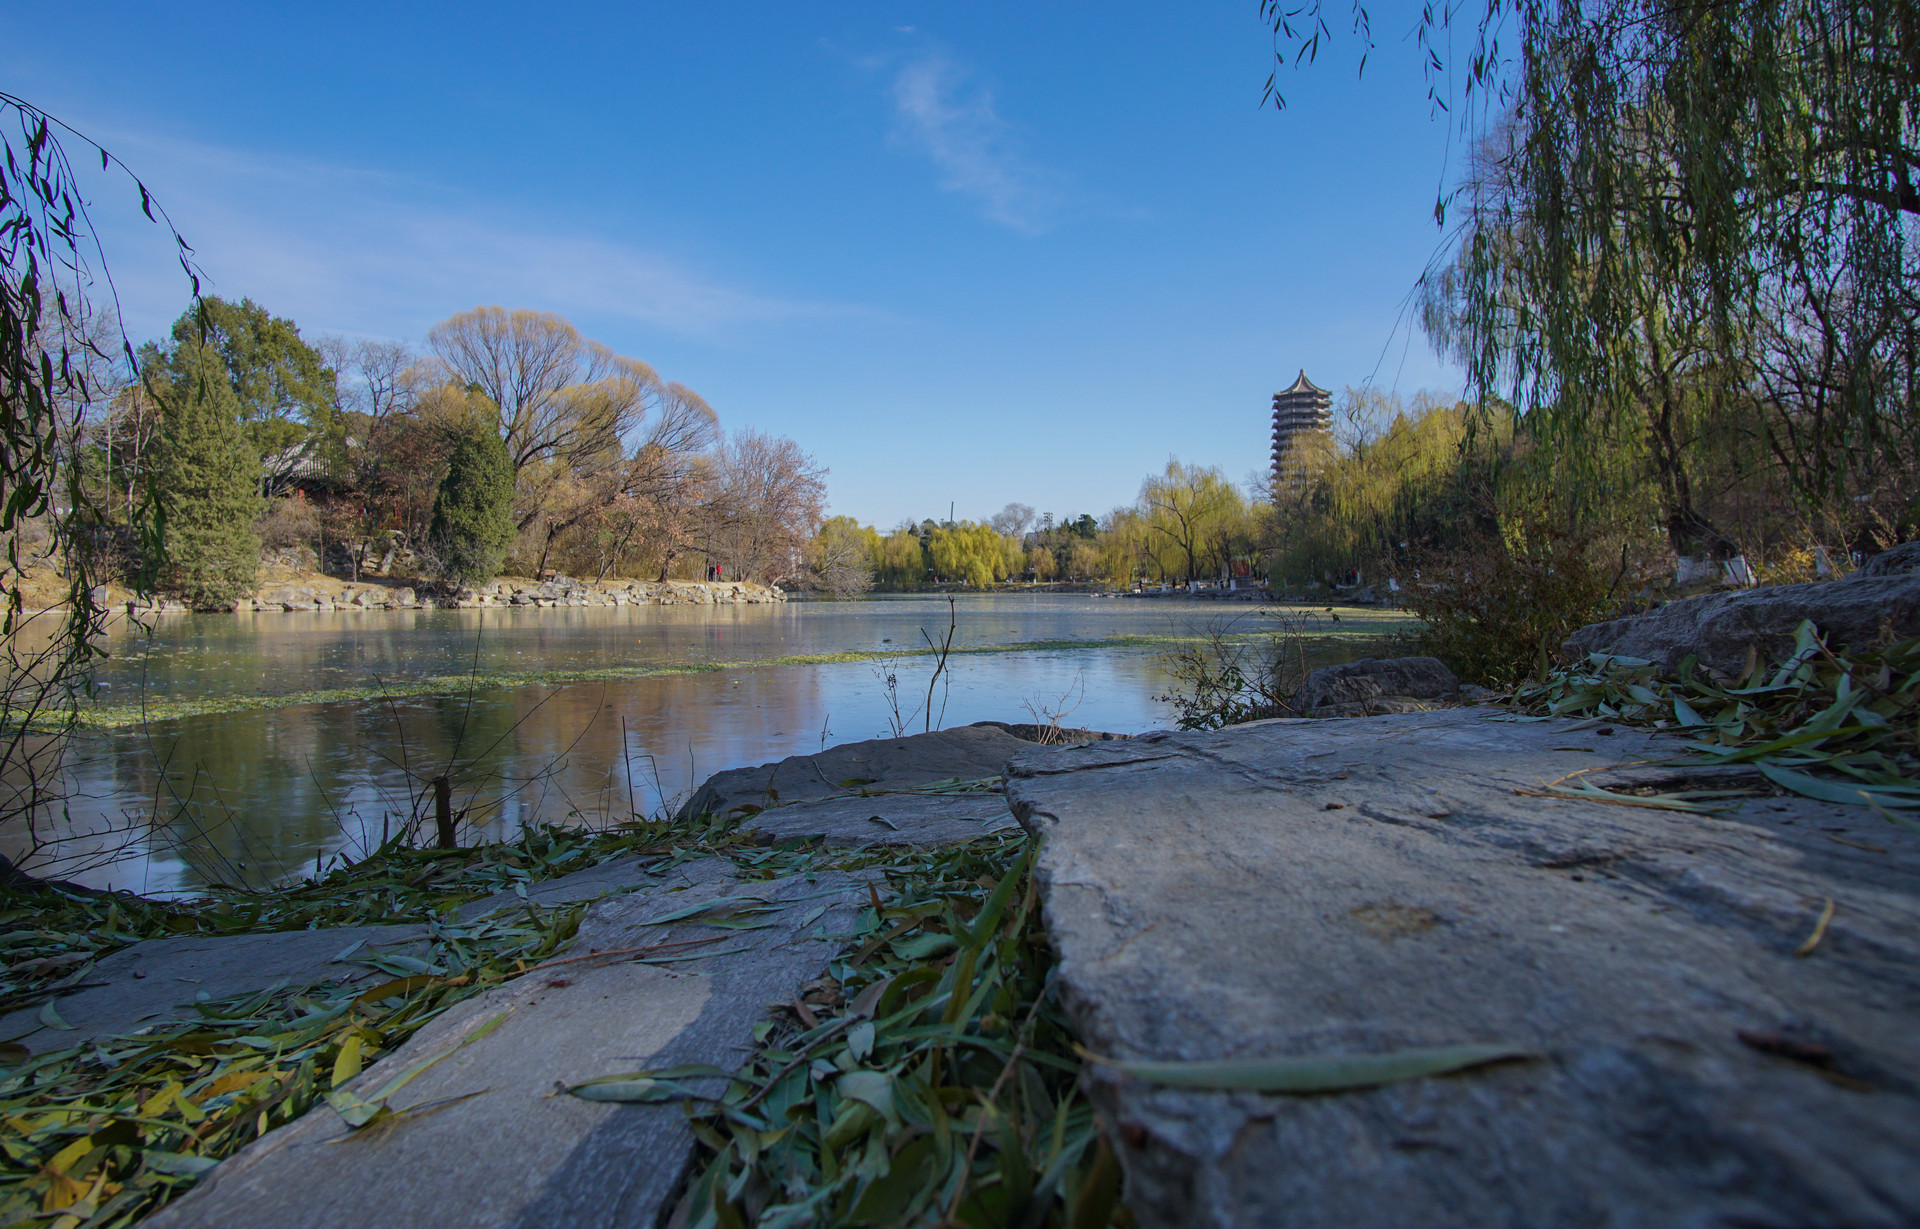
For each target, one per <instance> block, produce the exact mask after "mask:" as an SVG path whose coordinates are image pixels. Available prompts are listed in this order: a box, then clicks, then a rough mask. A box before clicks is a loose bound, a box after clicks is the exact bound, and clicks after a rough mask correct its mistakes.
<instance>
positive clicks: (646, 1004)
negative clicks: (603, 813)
mask: <svg viewBox="0 0 1920 1229" xmlns="http://www.w3.org/2000/svg"><path fill="white" fill-rule="evenodd" d="M743 897H753V898H757V899H759V900H763V901H765V902H768V903H770V904H773V905H776V906H778V908H779V912H778V913H777V914H776V915H775V917H776V919H777V925H775V926H772V927H770V928H768V929H762V930H746V931H741V930H728V929H722V928H718V927H715V926H712V925H706V924H703V923H701V922H699V921H698V920H693V921H685V922H679V923H672V924H659V925H651V924H649V923H650V922H651V921H653V920H654V919H659V918H663V917H666V916H669V915H671V914H673V913H676V912H678V911H680V910H681V909H683V908H685V907H686V906H688V905H692V904H697V903H700V902H702V901H717V900H720V899H722V898H743ZM866 898H867V890H866V886H865V884H864V883H862V882H860V881H858V880H856V879H853V878H851V877H849V876H846V875H841V874H837V873H827V874H821V875H819V876H817V877H815V878H814V879H813V880H812V881H808V880H807V879H805V878H802V877H795V878H789V879H777V880H746V879H741V878H738V877H737V876H736V875H735V873H734V872H733V871H732V869H731V865H730V864H727V863H722V862H719V861H716V860H707V861H704V862H700V863H694V864H691V865H689V866H685V867H681V868H676V869H674V870H672V871H668V872H666V873H665V874H663V875H662V877H661V878H660V880H659V881H658V882H657V883H656V884H654V885H652V886H649V887H647V888H645V889H643V890H641V891H637V892H633V893H630V894H627V895H623V896H617V897H614V898H612V899H609V900H605V901H602V902H600V903H599V904H597V905H595V906H594V907H593V908H592V909H591V910H590V911H589V913H588V916H587V918H586V919H585V921H583V923H582V926H581V929H580V933H579V934H578V936H576V938H575V939H574V942H573V944H572V945H571V947H570V948H569V949H567V952H566V953H563V955H579V954H585V953H590V952H595V951H598V952H608V953H611V952H618V951H622V950H624V949H628V948H633V947H639V946H642V945H650V944H658V943H663V942H680V941H683V940H690V939H708V940H718V942H714V943H711V944H709V945H706V946H702V947H697V948H683V949H679V950H680V951H682V952H683V953H695V952H698V953H702V954H700V955H698V956H694V957H692V958H689V959H686V960H684V961H681V962H676V963H672V964H667V965H658V966H656V965H646V964H635V963H632V962H631V961H630V960H629V959H620V958H616V957H612V956H610V957H609V959H608V962H607V963H601V962H598V961H594V960H583V961H576V962H574V963H571V964H567V965H562V966H556V967H554V968H551V969H546V970H541V971H538V972H535V973H531V974H529V975H527V976H524V977H521V978H519V979H517V980H515V981H513V982H510V983H508V984H506V985H504V986H501V987H498V988H496V989H494V990H492V991H489V992H488V993H486V994H483V995H480V996H478V997H476V998H474V999H471V1000H468V1001H467V1002H465V1003H462V1004H459V1005H458V1006H456V1007H454V1008H452V1009H450V1010H449V1011H448V1012H447V1013H446V1014H445V1015H444V1016H442V1017H441V1018H440V1019H438V1020H436V1021H434V1022H433V1023H432V1024H430V1025H428V1026H427V1027H426V1028H424V1029H422V1030H421V1031H420V1032H419V1033H418V1034H416V1035H415V1036H414V1038H413V1039H412V1040H411V1041H410V1042H408V1043H407V1045H405V1046H403V1047H402V1048H401V1049H400V1050H399V1051H398V1052H396V1053H395V1054H393V1055H391V1056H389V1057H387V1058H386V1059H384V1060H383V1061H381V1062H380V1063H377V1064H375V1065H374V1066H373V1067H371V1068H369V1069H368V1070H367V1071H366V1072H364V1073H362V1074H361V1075H360V1076H359V1077H357V1079H356V1080H355V1081H353V1082H352V1083H351V1084H350V1085H349V1088H350V1089H351V1090H353V1091H356V1092H360V1093H363V1094H364V1093H367V1092H369V1091H370V1090H372V1089H374V1088H377V1087H379V1086H380V1085H381V1084H382V1083H384V1082H385V1081H387V1080H390V1079H391V1078H392V1077H393V1074H394V1073H395V1072H398V1071H401V1070H404V1069H405V1068H406V1067H407V1066H409V1065H410V1064H412V1063H414V1062H417V1061H420V1060H422V1059H425V1058H430V1057H432V1056H434V1055H436V1054H440V1053H444V1052H447V1051H449V1050H450V1049H452V1047H454V1046H457V1045H458V1044H459V1043H460V1042H461V1041H462V1040H464V1039H466V1038H468V1037H471V1036H473V1035H474V1034H476V1033H477V1032H478V1031H479V1030H480V1029H481V1028H482V1027H484V1026H485V1025H486V1024H487V1023H488V1022H490V1021H492V1020H494V1019H495V1018H496V1017H499V1016H501V1015H502V1014H503V1013H504V1014H505V1020H504V1021H503V1022H502V1023H501V1024H500V1025H499V1026H498V1027H497V1028H495V1029H494V1031H492V1032H491V1033H488V1034H487V1035H485V1036H484V1037H482V1038H481V1039H480V1040H478V1041H476V1042H474V1043H473V1044H471V1045H468V1046H465V1047H462V1048H460V1049H458V1050H454V1051H453V1053H452V1055H451V1057H449V1058H447V1059H446V1060H445V1061H444V1062H441V1063H438V1064H436V1065H435V1066H433V1067H432V1068H430V1069H429V1070H428V1071H427V1072H426V1073H425V1074H423V1075H421V1076H420V1077H419V1078H418V1079H416V1080H414V1081H413V1082H412V1083H411V1084H409V1085H408V1086H407V1088H406V1090H405V1091H404V1092H403V1093H402V1094H401V1095H400V1096H399V1097H397V1098H396V1103H397V1105H398V1106H399V1107H402V1108H404V1107H409V1106H416V1105H418V1106H426V1105H432V1104H434V1103H436V1102H447V1099H449V1098H455V1097H463V1096H467V1094H475V1095H472V1096H468V1097H467V1099H465V1100H460V1101H453V1102H448V1103H445V1104H442V1105H441V1107H440V1108H437V1109H432V1110H429V1111H427V1112H423V1113H420V1114H417V1115H410V1116H405V1117H403V1118H402V1119H401V1120H400V1121H398V1122H396V1123H394V1124H393V1125H391V1126H390V1127H385V1128H381V1129H378V1130H376V1131H371V1132H368V1133H367V1134H366V1135H364V1136H352V1137H350V1135H349V1132H348V1130H347V1129H346V1127H345V1125H344V1124H343V1123H342V1121H341V1120H340V1118H339V1116H338V1115H337V1114H335V1113H334V1111H333V1110H332V1109H331V1108H330V1107H327V1106H316V1107H315V1108H314V1109H313V1110H312V1111H310V1112H309V1113H308V1114H307V1115H306V1116H305V1117H303V1118H301V1119H300V1120H298V1121H297V1122H294V1123H291V1124H289V1125H288V1126H286V1127H283V1128H281V1129H280V1130H277V1131H275V1132H273V1133H272V1134H270V1135H268V1136H266V1137H264V1138H262V1139H260V1140H258V1141H256V1142H255V1143H254V1144H252V1145H250V1146H249V1147H247V1148H245V1149H243V1150H242V1151H241V1152H240V1153H239V1154H237V1155H236V1156H234V1157H232V1158H230V1159H229V1160H227V1161H226V1162H224V1163H222V1164H221V1165H220V1166H219V1167H217V1168H216V1169H214V1170H213V1171H212V1173H211V1174H210V1175H209V1176H208V1177H207V1179H206V1180H204V1181H203V1182H202V1183H201V1184H200V1185H199V1186H197V1187H196V1188H195V1189H194V1190H193V1191H192V1192H190V1193H189V1194H188V1195H187V1196H186V1197H185V1198H183V1199H181V1200H179V1201H178V1202H176V1203H174V1204H172V1205H170V1206H168V1207H167V1208H165V1209H162V1210H161V1211H160V1212H159V1213H158V1214H156V1215H155V1216H153V1217H151V1218H149V1219H148V1220H147V1221H146V1222H144V1224H145V1225H146V1226H148V1227H149V1229H183V1227H185V1226H196V1227H197V1226H206V1227H209V1229H212V1227H214V1226H218V1227H219V1229H252V1227H256V1226H257V1227H258V1229H283V1227H284V1226H288V1225H299V1226H302V1229H334V1227H338V1229H362V1227H372V1229H380V1227H384V1226H393V1227H396V1229H399V1227H403V1226H404V1227H406V1229H435V1227H438V1226H447V1227H449V1229H451V1227H452V1226H461V1227H462V1229H467V1227H481V1226H521V1227H525V1229H534V1227H540V1229H545V1227H548V1226H556V1225H593V1226H633V1227H645V1229H653V1226H655V1225H656V1224H658V1223H659V1220H660V1217H661V1212H662V1209H663V1207H664V1206H665V1204H666V1202H667V1200H668V1199H669V1198H671V1197H672V1196H673V1195H674V1193H675V1190H676V1188H677V1187H678V1185H679V1184H680V1182H681V1181H682V1179H683V1177H684V1175H685V1172H686V1170H687V1167H688V1165H689V1164H690V1162H691V1159H692V1151H693V1136H692V1133H691V1130H690V1129H689V1126H688V1123H687V1119H686V1115H685V1114H684V1112H683V1111H682V1109H681V1107H680V1106H679V1105H678V1104H666V1105H608V1104H599V1103H594V1102H588V1101H583V1100H580V1099H578V1098H575V1097H569V1096H565V1095H558V1096H556V1095H550V1094H553V1093H554V1091H555V1082H556V1081H566V1082H577V1081H580V1080H583V1079H588V1078H591V1077H593V1076H599V1075H609V1074H613V1073H616V1072H620V1071H631V1070H635V1069H637V1068H641V1067H657V1066H665V1065H674V1064H681V1063H706V1064H712V1065H715V1066H718V1067H721V1068H723V1069H729V1070H730V1069H732V1068H734V1067H737V1066H738V1065H739V1064H740V1063H741V1062H743V1061H744V1060H745V1059H746V1057H747V1056H748V1054H749V1053H750V1051H751V1048H752V1042H753V1037H752V1030H753V1025H754V1024H755V1023H756V1022H757V1021H758V1020H760V1019H761V1018H763V1017H764V1015H765V1014H766V1012H767V1010H768V1008H769V1005H770V1004H774V1003H781V1002H785V1001H787V1000H788V999H790V998H791V997H792V996H793V995H794V994H795V993H796V992H797V991H798V990H799V989H800V987H801V986H802V985H803V984H804V983H805V982H807V981H809V980H811V979H813V978H815V977H818V976H819V975H820V973H821V972H822V971H823V970H824V969H825V966H826V963H827V961H828V959H829V958H830V957H831V956H832V955H833V954H834V953H835V952H836V951H837V950H838V948H839V946H840V944H839V943H838V942H837V941H835V940H830V939H826V938H814V937H812V936H813V935H816V934H824V935H832V934H844V933H846V932H847V931H848V930H849V929H850V927H851V925H852V921H853V918H854V915H855V911H856V910H857V909H858V908H859V907H860V906H861V904H863V903H864V902H865V900H866Z"/></svg>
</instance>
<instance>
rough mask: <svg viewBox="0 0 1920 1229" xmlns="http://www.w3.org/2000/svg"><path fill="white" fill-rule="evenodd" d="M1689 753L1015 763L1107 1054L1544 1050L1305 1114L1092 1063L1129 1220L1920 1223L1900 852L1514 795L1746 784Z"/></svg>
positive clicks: (1645, 740) (1157, 745) (1245, 754)
mask: <svg viewBox="0 0 1920 1229" xmlns="http://www.w3.org/2000/svg"><path fill="white" fill-rule="evenodd" d="M1678 752H1679V746H1678V742H1677V740H1673V739H1670V738H1667V737H1666V736H1661V735H1653V734H1648V733H1643V732H1638V731H1631V730H1628V729H1626V728H1624V727H1622V728H1620V729H1618V730H1617V731H1616V732H1613V733H1610V734H1602V733H1600V729H1599V728H1596V724H1595V723H1592V722H1583V723H1576V722H1571V721H1562V720H1556V721H1524V720H1515V719H1513V718H1511V717H1510V716H1507V715H1505V714H1500V713H1497V712H1495V711H1493V710H1488V709H1480V708H1460V709H1449V710H1443V711H1438V712H1428V713H1409V714H1402V715H1392V716H1380V717H1370V718H1358V719H1353V720H1347V721H1301V720H1282V721H1270V722H1260V723H1254V724H1252V725H1248V726H1243V727H1239V728H1237V729H1232V730H1226V731H1220V732H1216V733H1205V734H1169V733H1164V732H1162V733H1155V734H1149V735H1144V736H1142V737H1139V738H1136V739H1133V740H1131V741H1129V742H1124V743H1109V744H1103V745H1094V746H1088V747H1083V748H1077V749H1069V750H1067V751H1063V752H1041V753H1029V754H1027V755H1023V756H1020V757H1017V758H1016V759H1015V760H1014V761H1013V762H1012V763H1011V764H1010V765H1009V769H1008V771H1009V778H1008V784H1007V792H1008V795H1009V798H1010V801H1011V802H1012V804H1013V807H1014V812H1015V814H1016V815H1018V816H1019V817H1020V820H1021V822H1022V823H1023V824H1025V825H1026V826H1027V827H1028V828H1030V829H1031V830H1033V831H1034V832H1036V833H1039V834H1042V835H1043V836H1044V837H1045V838H1046V844H1045V846H1044V847H1043V852H1042V855H1041V858H1040V861H1039V875H1040V879H1041V884H1042V891H1043V893H1044V897H1045V907H1046V919H1047V924H1048V929H1049V932H1050V934H1051V936H1052V941H1053V944H1054V946H1055V949H1056V950H1057V951H1058V953H1059V955H1060V958H1061V965H1060V976H1061V980H1062V986H1063V991H1064V995H1065V1001H1066V1004H1067V1009H1068V1011H1069V1012H1070V1014H1071V1015H1072V1017H1073V1019H1074V1021H1075V1023H1076V1025H1077V1026H1078V1028H1079V1029H1080V1030H1081V1033H1082V1036H1083V1038H1084V1039H1085V1042H1086V1044H1087V1045H1088V1046H1089V1047H1090V1048H1091V1049H1093V1050H1094V1051H1096V1052H1098V1053H1101V1054H1105V1055H1111V1056H1118V1057H1121V1058H1153V1059H1214V1058H1244V1057H1257V1056H1275V1055H1293V1056H1319V1055H1332V1054H1353V1053H1380V1052H1387V1051H1392V1050H1397V1049H1401V1048H1407V1047H1416V1046H1434V1045H1445V1044H1452V1043H1459V1042H1500V1043H1511V1044H1518V1045H1524V1046H1528V1047H1532V1048H1534V1049H1537V1050H1538V1051H1540V1052H1541V1053H1542V1054H1543V1055H1544V1057H1542V1058H1541V1059H1539V1060H1537V1061H1532V1062H1522V1063H1512V1064H1506V1065H1502V1066H1496V1067H1488V1068H1483V1069H1480V1070H1476V1071H1471V1072H1466V1073H1462V1074H1459V1075H1455V1076H1447V1077H1440V1078H1433V1079H1426V1080H1418V1081H1414V1082H1409V1083H1403V1084H1396V1085H1391V1086H1387V1087H1383V1088H1377V1089H1371V1090H1364V1091H1353V1092H1344V1093H1334V1094H1323V1095H1318V1096H1310V1097H1288V1096H1278V1095H1261V1094H1255V1093H1245V1092H1196V1091H1185V1090H1176V1089H1171V1088H1165V1087H1159V1086H1155V1085H1150V1084H1146V1083H1144V1082H1141V1081H1138V1080H1135V1079H1133V1078H1131V1077H1126V1076H1122V1075H1119V1074H1117V1073H1115V1072H1113V1071H1112V1070H1111V1069H1106V1068H1094V1069H1093V1072H1094V1074H1093V1076H1092V1089H1093V1095H1094V1098H1095V1102H1096V1104H1097V1106H1098V1107H1099V1110H1100V1112H1101V1113H1102V1115H1103V1116H1104V1118H1105V1119H1106V1121H1107V1123H1108V1125H1109V1128H1110V1130H1111V1134H1112V1138H1114V1139H1115V1140H1116V1142H1117V1146H1118V1147H1119V1149H1120V1154H1121V1158H1122V1161H1123V1164H1124V1166H1125V1170H1126V1176H1127V1177H1126V1190H1127V1202H1128V1205H1129V1206H1130V1207H1131V1208H1132V1210H1133V1212H1134V1214H1135V1216H1136V1217H1137V1218H1138V1220H1139V1223H1140V1224H1141V1225H1143V1226H1188V1225H1193V1226H1245V1227H1247V1229H1252V1227H1254V1226H1270V1225H1278V1224H1285V1225H1287V1226H1302V1227H1311V1226H1327V1227H1329V1229H1370V1227H1372V1226H1380V1227H1382V1229H1385V1227H1387V1226H1394V1227H1395V1229H1398V1227H1399V1226H1406V1225H1421V1226H1462V1227H1466V1226H1474V1227H1476V1229H1478V1227H1481V1226H1513V1227H1516V1229H1518V1227H1520V1226H1543V1225H1549V1226H1560V1225H1579V1226H1588V1225H1593V1226H1618V1227H1628V1226H1647V1227H1649V1229H1650V1227H1653V1226H1675V1225H1681V1226H1699V1227H1706V1226H1742V1227H1746V1229H1755V1227H1772V1226H1779V1227H1781V1229H1785V1227H1787V1226H1808V1225H1835V1226H1837V1225H1846V1226H1888V1227H1891V1226H1897V1225H1913V1224H1917V1223H1920V1165H1915V1164H1914V1162H1913V1158H1914V1157H1915V1156H1916V1155H1920V1074H1916V1073H1920V1030H1916V1029H1915V1028H1914V1027H1913V1021H1914V1020H1915V1019H1916V1018H1920V954H1917V951H1916V946H1915V942H1914V935H1915V934H1916V933H1920V835H1916V834H1915V833H1913V832H1911V831H1908V830H1905V829H1902V828H1898V827H1896V826H1894V825H1892V824H1889V823H1888V822H1886V821H1884V820H1882V819H1881V818H1879V817H1878V816H1876V815H1875V814H1874V813H1873V812H1871V811H1869V810H1865V809H1861V808H1851V807H1838V806H1830V805H1826V804H1820V803H1814V802H1810V801H1806V800H1801V799H1792V798H1776V797H1772V796H1771V795H1770V793H1766V792H1763V793H1759V794H1756V795H1755V796H1752V797H1749V798H1744V799H1739V800H1736V801H1735V802H1734V803H1733V805H1732V807H1731V809H1729V810H1727V811H1725V812H1722V813H1719V814H1712V815H1700V814H1687V813H1681V812H1675V811H1669V810H1657V809H1649V808H1645V807H1635V806H1625V805H1615V804H1608V803H1598V802H1592V801H1587V800H1580V799H1573V798H1564V797H1541V796H1535V795H1533V794H1526V793H1518V792H1516V791H1517V790H1528V791H1535V792H1536V793H1538V792H1541V791H1542V786H1543V784H1544V783H1548V782H1553V781H1555V780H1556V779H1559V778H1567V774H1571V773H1582V775H1581V776H1578V777H1572V778H1567V779H1566V784H1573V783H1575V782H1578V781H1583V780H1584V781H1592V782H1595V783H1597V784H1601V785H1603V786H1605V787H1607V788H1610V789H1614V790H1622V789H1628V788H1632V787H1634V786H1636V785H1637V786H1641V787H1654V788H1659V789H1668V790H1671V789H1684V788H1689V787H1691V788H1732V787H1734V786H1737V785H1743V784H1752V785H1755V786H1756V788H1760V789H1763V790H1764V785H1763V783H1762V782H1760V781H1759V780H1758V778H1757V777H1753V776H1742V775H1740V774H1739V773H1737V772H1735V773H1727V772H1724V771H1720V772H1705V773H1698V772H1693V773H1690V772H1689V771H1686V770H1682V769H1679V768H1676V767H1673V766H1670V765H1661V764H1658V763H1649V762H1648V761H1661V760H1668V759H1670V758H1672V757H1673V756H1675V755H1677V754H1678ZM1582 770H1586V771H1584V772H1582ZM1828 901H1832V902H1834V912H1833V914H1832V919H1831V923H1830V924H1829V925H1828V926H1827V927H1826V929H1825V931H1824V934H1823V936H1822V938H1821V939H1820V942H1819V943H1818V945H1817V946H1815V947H1814V948H1813V949H1812V951H1811V952H1810V953H1809V954H1807V955H1805V956H1797V955H1796V954H1795V953H1796V951H1797V950H1798V949H1801V948H1802V947H1803V945H1804V944H1805V943H1806V942H1807V940H1808V939H1809V937H1810V936H1811V935H1812V933H1813V932H1814V930H1815V927H1816V924H1817V923H1818V920H1819V919H1820V917H1821V915H1822V913H1823V910H1824V908H1825V905H1826V903H1827V902H1828ZM1743 1035H1744V1036H1745V1038H1746V1040H1744V1041H1743V1040H1742V1036H1743ZM1795 1047H1801V1048H1799V1049H1797V1050H1796V1048H1795ZM1807 1047H1811V1048H1807ZM1793 1053H1798V1054H1800V1055H1801V1058H1799V1059H1796V1058H1794V1057H1791V1054H1793Z"/></svg>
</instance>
